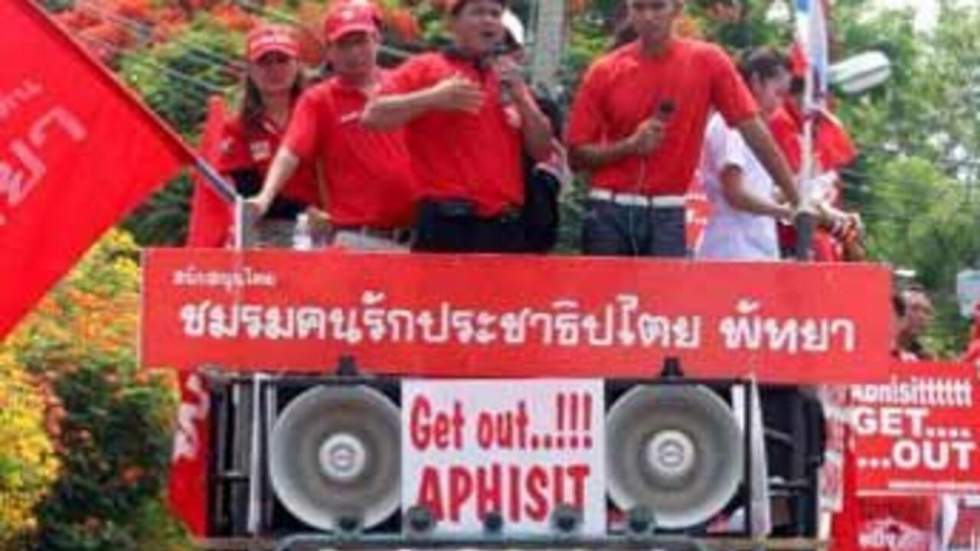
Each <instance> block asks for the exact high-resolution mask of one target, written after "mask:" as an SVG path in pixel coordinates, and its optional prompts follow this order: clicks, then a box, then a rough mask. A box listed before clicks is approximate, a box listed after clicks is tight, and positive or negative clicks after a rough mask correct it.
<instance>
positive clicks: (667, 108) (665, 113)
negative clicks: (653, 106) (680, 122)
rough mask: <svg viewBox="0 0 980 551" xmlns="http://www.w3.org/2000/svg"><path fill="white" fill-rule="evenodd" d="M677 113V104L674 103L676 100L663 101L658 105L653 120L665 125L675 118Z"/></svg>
mask: <svg viewBox="0 0 980 551" xmlns="http://www.w3.org/2000/svg"><path fill="white" fill-rule="evenodd" d="M675 111H677V104H676V103H674V100H672V99H670V98H667V99H663V100H660V103H659V104H657V112H656V113H655V114H654V115H653V118H655V119H657V120H659V121H660V122H664V123H665V122H667V121H669V120H670V119H671V117H673V116H674V112H675Z"/></svg>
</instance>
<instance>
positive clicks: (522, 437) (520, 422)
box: [517, 400, 530, 449]
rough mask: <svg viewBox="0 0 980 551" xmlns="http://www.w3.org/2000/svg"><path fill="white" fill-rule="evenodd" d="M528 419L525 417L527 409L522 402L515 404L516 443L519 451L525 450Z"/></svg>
mask: <svg viewBox="0 0 980 551" xmlns="http://www.w3.org/2000/svg"><path fill="white" fill-rule="evenodd" d="M529 423H530V419H528V416H527V407H526V406H525V405H524V400H521V401H520V402H518V403H517V442H518V445H519V446H520V447H521V449H527V426H528V424H529Z"/></svg>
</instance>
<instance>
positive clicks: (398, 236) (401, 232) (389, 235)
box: [334, 226, 413, 245]
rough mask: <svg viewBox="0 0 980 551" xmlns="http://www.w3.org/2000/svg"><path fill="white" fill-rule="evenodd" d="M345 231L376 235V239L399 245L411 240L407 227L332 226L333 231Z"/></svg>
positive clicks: (410, 231) (410, 233)
mask: <svg viewBox="0 0 980 551" xmlns="http://www.w3.org/2000/svg"><path fill="white" fill-rule="evenodd" d="M342 231H347V232H352V233H359V234H361V235H365V236H368V237H376V238H378V239H387V240H388V241H391V242H393V243H397V244H399V245H408V244H409V243H411V242H412V236H413V233H412V230H411V229H408V228H392V229H381V228H372V227H370V226H343V227H338V228H334V233H335V234H336V233H338V232H342Z"/></svg>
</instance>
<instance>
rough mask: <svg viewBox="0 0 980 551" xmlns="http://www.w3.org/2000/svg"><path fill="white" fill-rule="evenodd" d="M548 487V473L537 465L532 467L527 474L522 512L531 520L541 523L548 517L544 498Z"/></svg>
mask: <svg viewBox="0 0 980 551" xmlns="http://www.w3.org/2000/svg"><path fill="white" fill-rule="evenodd" d="M547 486H548V471H546V470H545V469H544V467H541V466H539V465H534V466H533V467H531V468H530V469H529V470H528V473H527V498H528V503H527V504H526V505H525V506H524V512H525V513H527V516H528V518H530V519H531V520H537V521H542V520H544V519H545V517H547V515H548V501H547V500H546V499H545V497H544V492H545V488H546V487H547Z"/></svg>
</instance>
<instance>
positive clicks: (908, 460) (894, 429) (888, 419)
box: [851, 362, 980, 495]
mask: <svg viewBox="0 0 980 551" xmlns="http://www.w3.org/2000/svg"><path fill="white" fill-rule="evenodd" d="M895 370H896V374H894V375H892V377H891V380H889V381H888V382H885V383H877V384H862V385H853V386H852V387H851V423H852V427H853V430H854V435H855V446H856V448H855V456H856V466H857V476H858V478H857V490H858V493H859V494H881V493H890V494H910V495H915V494H939V493H980V444H978V442H980V384H978V382H980V381H978V379H977V372H976V370H975V369H974V368H973V367H972V366H968V365H964V364H959V363H918V362H916V363H904V364H899V365H896V366H895ZM899 370H900V371H899Z"/></svg>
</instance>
